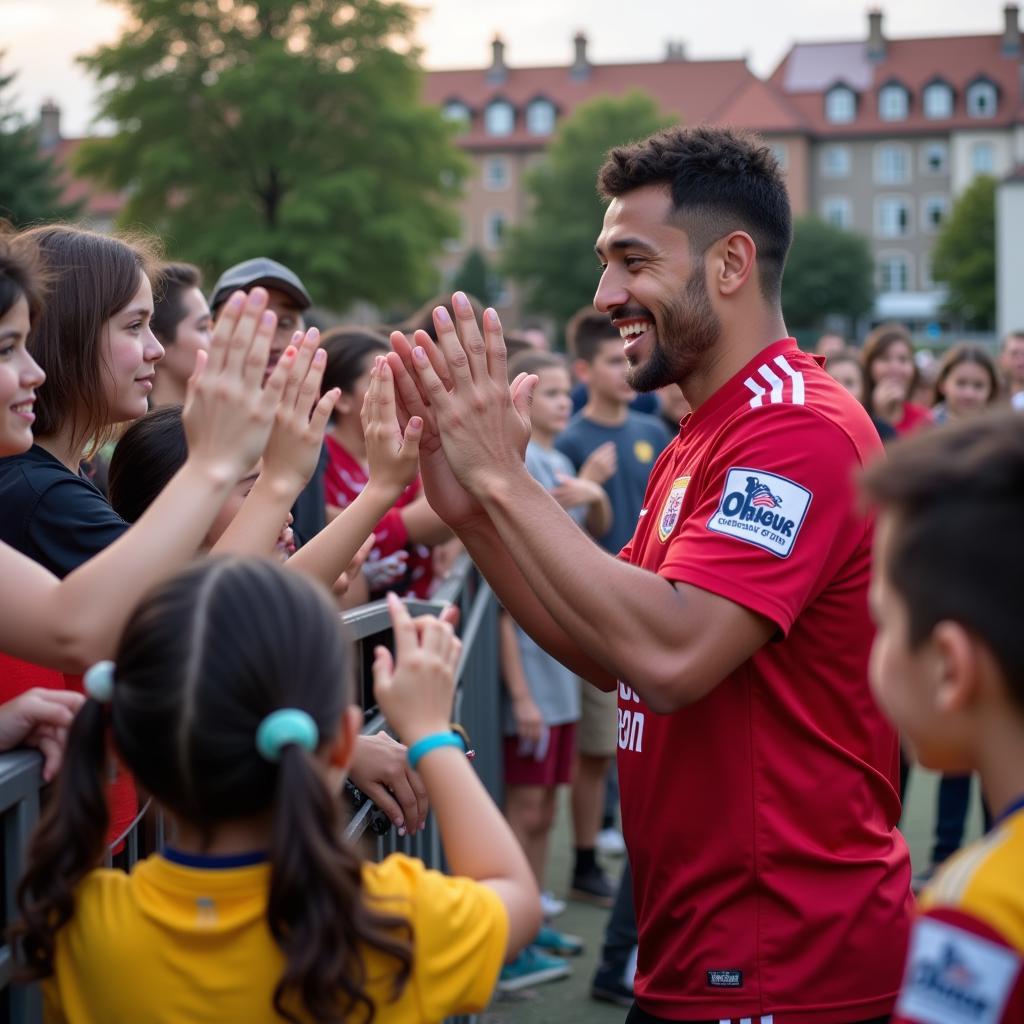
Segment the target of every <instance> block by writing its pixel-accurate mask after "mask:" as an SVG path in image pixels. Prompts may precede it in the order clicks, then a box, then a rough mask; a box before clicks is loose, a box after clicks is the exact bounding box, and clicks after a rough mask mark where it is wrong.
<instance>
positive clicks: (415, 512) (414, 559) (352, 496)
mask: <svg viewBox="0 0 1024 1024" xmlns="http://www.w3.org/2000/svg"><path fill="white" fill-rule="evenodd" d="M322 344H323V347H324V351H325V352H326V353H327V365H326V369H325V371H324V383H323V386H324V388H325V389H326V388H333V389H335V390H336V392H337V398H336V399H335V401H334V406H333V409H332V421H331V427H330V431H329V433H328V435H327V451H328V464H327V470H326V472H325V474H324V493H325V497H326V500H327V506H328V515H329V517H331V516H336V515H337V514H338V512H339V511H340V510H342V509H346V508H348V507H349V506H350V505H351V504H352V503H353V502H355V501H356V500H357V499H358V497H359V495H360V494H362V493H363V490H364V488H366V486H367V481H368V480H369V476H370V474H369V462H368V438H367V436H366V429H365V424H364V422H363V420H362V417H361V410H362V408H363V397H364V395H365V394H366V390H367V388H368V387H369V383H370V372H371V370H372V369H373V366H374V363H375V361H378V360H379V359H381V358H382V357H384V356H386V355H387V353H388V352H390V351H391V347H390V346H389V345H388V343H387V339H385V338H384V337H383V336H382V335H379V334H377V333H375V332H374V331H371V330H368V329H366V328H353V327H339V328H335V329H334V330H331V331H328V332H327V333H326V334H325V335H324V337H323V341H322ZM373 534H374V537H375V538H376V540H375V543H374V546H373V549H372V551H371V553H370V556H369V558H368V559H367V562H366V565H365V566H364V567H363V574H364V576H365V577H366V581H367V585H368V589H369V596H371V597H379V596H381V595H382V594H383V593H384V592H385V591H386V590H393V591H395V593H397V594H399V595H403V594H414V595H415V596H417V597H424V598H425V597H429V596H430V591H431V588H432V585H433V580H434V576H433V572H432V565H431V554H430V547H431V545H434V544H438V543H440V542H442V541H444V540H447V539H448V538H449V537H451V531H450V530H449V529H448V527H447V526H445V525H444V523H442V522H441V520H440V519H439V518H438V516H437V513H435V512H434V510H433V509H432V508H431V507H430V506H429V505H428V504H427V499H426V496H425V495H424V494H423V488H422V486H421V484H420V482H419V478H418V477H417V478H415V479H413V480H412V481H411V482H409V483H408V486H407V487H406V488H405V490H404V491H402V492H401V493H400V494H399V495H397V496H396V497H395V499H394V500H393V501H392V503H391V504H390V505H389V506H386V507H385V508H384V509H382V510H381V518H380V520H379V522H377V524H376V525H375V526H374V527H373Z"/></svg>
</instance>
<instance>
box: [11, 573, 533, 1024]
mask: <svg viewBox="0 0 1024 1024" xmlns="http://www.w3.org/2000/svg"><path fill="white" fill-rule="evenodd" d="M390 611H391V615H392V621H393V624H394V630H395V648H396V653H395V659H394V660H393V659H392V656H391V655H390V654H389V652H388V651H387V650H386V649H384V648H378V649H377V651H376V655H375V660H374V665H373V676H374V687H375V691H376V696H377V700H378V702H379V704H380V706H381V708H382V710H383V711H384V713H385V714H386V716H387V718H388V721H389V722H390V723H391V724H392V725H393V726H394V727H395V729H396V730H397V731H398V733H399V735H400V736H401V737H402V738H403V739H404V740H405V741H406V742H407V743H408V744H409V750H410V757H411V760H412V762H413V763H414V764H416V765H419V766H420V769H421V771H422V773H423V777H424V779H425V781H426V784H427V788H428V790H429V792H430V796H431V800H432V802H433V803H434V807H435V811H436V814H437V818H438V824H439V827H440V830H441V835H442V842H443V845H444V849H445V855H446V857H447V860H448V863H449V865H450V867H451V870H452V873H453V875H452V877H449V876H445V875H441V874H440V873H438V872H435V871H429V870H426V869H425V868H424V866H423V864H422V862H420V861H417V860H415V859H412V858H409V857H406V856H404V855H402V854H394V855H392V856H391V857H389V858H387V859H386V860H385V861H383V862H382V863H380V864H370V863H363V862H362V861H361V859H360V857H359V855H358V854H357V852H356V851H355V850H354V849H353V848H352V847H350V846H349V845H348V844H347V843H346V842H345V841H344V840H343V839H341V838H340V828H341V822H340V821H339V814H338V804H337V800H336V798H335V795H334V794H333V793H332V791H331V789H330V788H329V785H328V769H330V768H331V767H333V768H336V769H340V770H344V768H345V766H346V765H347V764H348V761H349V759H350V757H351V754H352V749H353V742H354V739H355V736H356V734H357V732H358V729H359V723H360V720H361V715H360V712H359V710H358V709H357V708H354V707H353V706H352V703H351V701H352V680H351V675H350V673H351V668H350V665H351V652H350V651H349V650H348V644H347V642H346V640H345V637H344V635H343V633H342V631H341V630H340V629H339V624H338V617H337V611H336V609H335V607H334V604H333V602H332V601H331V599H330V596H329V594H328V593H327V592H326V591H325V590H323V589H322V588H320V587H318V586H317V585H315V584H313V583H311V582H310V581H308V580H305V579H303V578H301V577H300V576H298V575H296V574H294V573H287V572H285V571H284V570H283V569H281V568H279V567H277V566H275V565H273V564H272V563H270V562H266V561H256V560H249V561H246V560H215V561H206V562H203V563H200V564H199V565H197V566H195V567H194V568H192V569H189V570H187V571H186V572H184V573H182V574H181V575H179V576H178V577H176V578H174V579H172V580H171V581H169V582H168V583H166V584H164V585H162V586H160V587H158V588H157V589H156V590H155V591H154V592H152V593H151V594H150V595H149V596H148V597H147V598H146V599H145V600H144V601H143V603H142V605H141V606H140V607H139V608H138V610H137V611H136V612H135V614H134V615H133V616H132V618H131V619H130V621H129V623H128V626H127V628H126V630H125V633H124V636H123V638H122V640H121V643H120V645H119V649H118V652H117V658H116V662H106V663H101V664H99V665H97V666H94V668H93V669H92V670H90V673H89V675H88V692H89V696H90V699H89V700H88V701H87V702H86V704H85V706H84V707H83V709H82V711H81V712H80V713H79V715H78V717H77V718H76V720H75V723H74V725H73V727H72V730H71V735H70V738H69V741H68V747H67V751H66V770H65V771H64V772H62V773H61V775H60V778H59V782H58V793H57V795H56V798H55V799H54V800H53V801H52V803H51V804H50V806H49V808H48V809H47V811H46V812H45V813H44V816H43V820H42V822H41V824H40V828H39V829H38V831H37V832H36V834H35V836H34V838H33V841H32V845H31V848H30V851H29V856H28V867H27V871H26V874H25V876H24V878H23V879H22V882H21V885H20V887H19V892H18V900H19V907H20V910H21V914H22V918H21V921H20V923H19V924H18V925H17V926H16V933H15V940H16V948H17V950H18V954H19V957H20V959H21V963H22V965H23V967H24V968H25V970H26V973H27V974H28V975H29V976H32V977H35V978H39V979H45V983H44V998H45V1001H46V1005H47V1010H48V1014H49V1016H50V1017H51V1018H52V1019H61V1020H66V1021H69V1022H73V1024H78V1022H97V1024H98V1022H101V1021H103V1022H105V1021H112V1020H133V1019H153V1018H155V1017H156V1016H158V1015H161V1014H162V1015H164V1016H167V1017H168V1018H171V1017H173V1018H174V1019H176V1020H188V1021H191V1022H195V1024H201V1022H203V1021H210V1022H213V1021H218V1022H219V1021H247V1022H249V1021H251V1022H254V1024H258V1022H261V1021H267V1022H270V1021H276V1020H279V1019H281V1018H282V1017H283V1018H285V1019H287V1020H290V1021H293V1022H300V1021H319V1020H340V1019H346V1020H347V1019H357V1018H358V1017H360V1016H363V1015H365V1014H370V1015H371V1016H374V1017H375V1019H376V1020H378V1021H388V1022H392V1021H393V1022H406V1021H408V1022H413V1021H440V1020H442V1019H443V1018H444V1017H446V1016H448V1015H449V1014H452V1013H458V1012H470V1011H473V1010H479V1009H481V1008H482V1007H483V1006H485V1005H486V1003H487V1001H488V1000H489V998H490V995H491V990H492V988H493V985H494V982H495V979H496V978H497V975H498V970H499V968H500V965H501V963H502V961H503V960H504V959H505V958H506V957H508V956H509V955H510V954H511V955H514V954H515V953H516V952H517V950H518V949H519V948H520V947H521V946H522V945H523V943H524V942H526V941H527V940H528V939H529V937H530V935H531V934H532V933H533V932H534V931H535V930H536V927H537V923H538V921H539V917H540V915H539V906H538V899H537V890H536V887H535V885H534V882H533V878H532V876H531V873H530V869H529V866H528V865H527V863H526V861H525V859H524V857H523V855H522V853H521V851H520V850H519V848H518V845H517V844H516V842H515V839H514V837H513V836H512V834H511V832H510V831H509V829H508V827H507V825H505V823H504V821H503V820H502V818H501V815H500V814H499V813H498V811H497V809H496V808H495V807H494V805H493V804H492V803H491V801H490V798H489V797H488V796H487V793H486V791H485V790H484V788H483V786H482V785H481V783H480V781H479V780H478V779H477V777H476V775H475V773H474V771H473V769H472V767H471V765H470V764H469V762H468V761H467V760H466V757H465V753H464V749H463V747H462V742H461V740H460V739H459V738H458V736H457V735H456V734H455V733H454V732H452V731H451V729H450V726H449V721H450V716H451V709H452V699H453V694H454V674H455V669H456V665H457V663H458V658H459V647H460V645H459V641H458V640H457V639H456V638H455V636H454V633H453V631H452V629H451V627H450V626H449V625H447V624H446V623H444V622H441V621H439V620H437V619H432V618H426V617H425V618H421V619H419V620H417V621H413V620H412V619H411V618H410V616H409V615H408V613H407V612H406V610H405V608H404V607H403V606H402V605H401V602H400V601H399V600H398V599H397V598H395V597H393V596H392V597H391V598H390ZM111 745H112V747H113V749H114V750H115V751H116V753H117V756H118V757H119V758H121V759H123V760H124V761H125V763H126V764H127V765H128V767H129V768H130V769H131V771H132V772H134V773H135V774H136V775H137V777H138V778H139V779H140V781H141V782H142V783H143V785H144V786H145V787H146V789H147V790H148V791H149V792H150V793H151V794H152V795H153V798H154V799H155V800H156V801H157V802H158V803H159V804H160V806H161V807H162V808H163V809H164V811H165V813H166V815H167V816H168V818H169V820H170V823H171V840H170V843H169V845H168V846H167V847H166V848H165V850H164V851H163V852H162V853H160V854H155V855H153V856H151V857H149V858H148V859H146V860H144V861H142V862H140V863H139V864H137V865H136V866H135V868H134V869H133V870H132V872H131V874H130V875H126V874H123V873H121V872H118V871H111V870H106V869H103V868H101V867H100V866H99V865H100V863H101V860H102V856H103V828H104V825H105V807H104V803H103V799H102V779H103V775H104V772H105V770H106V761H107V756H108V753H107V752H108V747H110V746H111Z"/></svg>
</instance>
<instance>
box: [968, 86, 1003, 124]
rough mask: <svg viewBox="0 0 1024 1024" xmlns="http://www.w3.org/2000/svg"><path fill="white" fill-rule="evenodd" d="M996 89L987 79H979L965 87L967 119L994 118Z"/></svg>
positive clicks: (996, 99) (996, 98)
mask: <svg viewBox="0 0 1024 1024" xmlns="http://www.w3.org/2000/svg"><path fill="white" fill-rule="evenodd" d="M997 101H998V96H997V95H996V87H995V85H994V84H993V83H992V82H990V81H989V80H988V79H987V78H979V79H978V80H977V81H976V82H974V83H973V84H971V85H969V86H968V87H967V114H968V116H969V117H995V116H996V103H997Z"/></svg>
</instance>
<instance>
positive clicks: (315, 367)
mask: <svg viewBox="0 0 1024 1024" xmlns="http://www.w3.org/2000/svg"><path fill="white" fill-rule="evenodd" d="M325 369H327V353H326V352H325V351H324V350H323V349H322V348H318V349H316V351H315V352H313V355H312V358H311V359H310V361H309V366H308V369H307V370H306V373H305V377H304V379H303V381H302V384H301V385H300V387H299V395H298V398H297V399H296V402H295V409H296V411H297V412H299V413H301V414H302V416H303V417H304V418H305V419H306V421H307V422H308V420H309V418H310V416H311V415H312V412H313V409H314V407H315V406H316V404H317V403H318V402H319V401H320V384H321V382H322V381H323V379H324V370H325Z"/></svg>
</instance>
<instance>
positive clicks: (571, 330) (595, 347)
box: [565, 306, 622, 363]
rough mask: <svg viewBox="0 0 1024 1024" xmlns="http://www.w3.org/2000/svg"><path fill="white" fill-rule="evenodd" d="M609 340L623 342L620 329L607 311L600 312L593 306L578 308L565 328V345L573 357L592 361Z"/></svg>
mask: <svg viewBox="0 0 1024 1024" xmlns="http://www.w3.org/2000/svg"><path fill="white" fill-rule="evenodd" d="M609 341H617V342H618V343H619V345H621V344H622V337H621V335H620V334H619V329H618V328H617V327H616V326H615V325H614V324H613V323H612V322H611V320H610V319H609V317H608V314H607V313H598V311H597V310H596V309H594V307H593V306H584V307H583V308H582V309H579V310H577V311H576V312H575V313H574V314H573V317H572V319H571V320H570V321H569V323H568V324H567V325H566V328H565V346H566V348H567V349H568V350H569V355H570V356H572V358H573V359H582V360H583V361H584V362H585V363H592V362H593V361H594V360H595V359H596V358H597V355H598V353H599V352H600V351H601V348H602V347H603V346H604V345H606V344H607V343H608V342H609Z"/></svg>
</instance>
